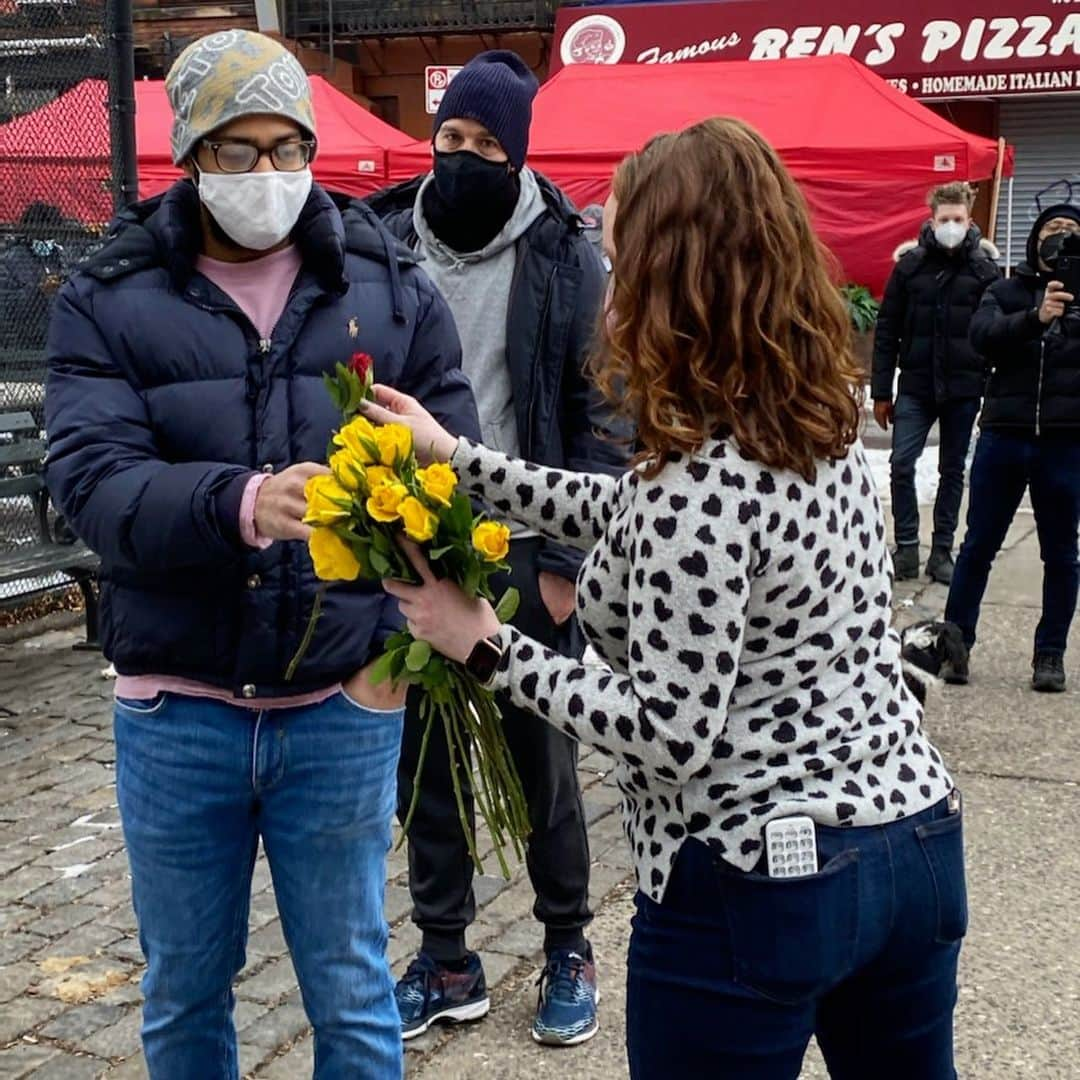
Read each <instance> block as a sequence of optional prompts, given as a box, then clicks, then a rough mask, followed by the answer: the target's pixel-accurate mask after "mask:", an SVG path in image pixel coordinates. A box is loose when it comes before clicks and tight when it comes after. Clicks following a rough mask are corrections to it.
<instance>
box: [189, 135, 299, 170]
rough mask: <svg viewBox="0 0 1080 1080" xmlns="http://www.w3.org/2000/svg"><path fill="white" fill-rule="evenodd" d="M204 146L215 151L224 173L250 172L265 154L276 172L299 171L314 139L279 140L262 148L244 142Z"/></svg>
mask: <svg viewBox="0 0 1080 1080" xmlns="http://www.w3.org/2000/svg"><path fill="white" fill-rule="evenodd" d="M204 145H205V146H206V148H207V149H208V150H209V151H210V152H211V153H212V154H213V155H214V162H215V163H216V164H217V167H218V168H219V169H220V170H221V171H222V172H223V173H246V172H251V170H252V169H254V168H255V166H256V165H258V164H259V162H260V161H261V160H262V159H263V158H264V157H269V158H270V164H271V165H273V166H274V168H275V169H277V171H278V172H300V170H301V169H306V168H307V167H308V165H309V164H310V163H311V159H312V157H313V156H314V153H315V143H314V141H313V140H311V139H306V140H302V141H297V142H283V143H278V144H277V146H273V147H271V148H270V149H269V150H263V149H261V148H260V147H258V146H253V145H252V144H251V143H246V142H208V141H204Z"/></svg>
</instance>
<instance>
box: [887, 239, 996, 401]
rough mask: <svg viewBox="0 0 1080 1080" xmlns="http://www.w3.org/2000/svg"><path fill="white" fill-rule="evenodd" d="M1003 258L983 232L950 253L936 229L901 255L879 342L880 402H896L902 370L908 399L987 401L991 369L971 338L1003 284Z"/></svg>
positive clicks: (903, 391)
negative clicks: (977, 318)
mask: <svg viewBox="0 0 1080 1080" xmlns="http://www.w3.org/2000/svg"><path fill="white" fill-rule="evenodd" d="M997 257H998V252H997V249H996V248H995V247H994V246H993V244H991V243H989V242H988V241H985V240H981V239H980V237H979V232H978V230H977V229H972V230H971V231H970V232H969V233H968V238H967V240H966V241H965V242H964V243H963V245H961V247H960V248H959V249H958V250H957V251H955V252H950V251H946V250H945V249H944V248H942V247H941V245H940V244H938V242H937V240H936V239H935V238H934V230H933V228H932V227H931V225H930V223H929V222H928V223H927V224H926V225H925V226H924V227H923V230H922V233H921V235H920V236H919V240H918V242H917V243H913V244H905V245H902V246H901V247H900V248H898V249H897V251H896V260H897V262H896V267H895V269H894V270H893V272H892V276H891V277H890V278H889V283H888V285H887V286H886V288H885V297H884V299H883V300H882V304H881V313H880V315H879V316H878V321H877V329H876V332H875V336H874V370H873V379H872V386H871V394H872V396H873V398H874V400H875V401H887V400H891V398H892V396H893V373H894V372H895V370H896V365H897V364H898V363H899V365H900V391H899V392H900V393H901V394H909V395H911V396H913V397H918V398H922V399H924V400H927V401H937V402H944V401H950V400H957V399H963V398H978V397H981V396H982V393H983V386H984V383H985V381H986V363H985V361H984V360H983V358H982V357H981V356H980V355H979V354H978V352H977V351H976V350H975V349H974V348H973V347H972V345H971V342H970V337H969V331H970V329H971V320H972V317H973V316H974V314H975V312H976V311H977V310H978V307H979V302H980V300H981V299H982V295H983V293H984V292H985V290H986V288H987V287H988V286H989V285H990V284H992V283H993V282H994V281H997V279H998V278H999V277H1000V276H1001V272H1000V271H999V270H998V268H997V264H996V263H995V262H994V261H993V260H994V259H996V258H997Z"/></svg>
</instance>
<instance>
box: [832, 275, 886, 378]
mask: <svg viewBox="0 0 1080 1080" xmlns="http://www.w3.org/2000/svg"><path fill="white" fill-rule="evenodd" d="M840 292H841V294H842V295H843V297H844V300H845V301H846V303H847V306H848V312H849V313H850V315H851V328H852V329H853V330H854V331H855V355H856V357H858V359H859V362H860V363H861V364H862V366H863V370H864V371H865V372H866V378H867V381H869V380H870V370H871V367H872V366H873V356H874V325H875V324H876V323H877V317H878V311H880V310H881V304H880V303H878V301H877V300H875V299H874V294H873V293H872V292H871V291H870V290H869V289H868V288H867V287H866V286H865V285H855V284H847V285H845V286H844V287H843V288H842V289H841V290H840Z"/></svg>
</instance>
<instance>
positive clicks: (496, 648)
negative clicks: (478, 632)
mask: <svg viewBox="0 0 1080 1080" xmlns="http://www.w3.org/2000/svg"><path fill="white" fill-rule="evenodd" d="M502 658H503V647H502V645H500V644H499V639H498V638H494V637H489V638H481V639H480V640H479V641H478V642H477V643H476V645H475V646H473V651H472V652H471V653H469V658H468V660H466V661H465V670H466V671H467V672H468V673H469V674H470V675H471V676H472V677H473V678H474V679H476V681H477V682H478V683H480V684H481V685H482V686H486V685H487V684H488V683H489V682H491V679H492V677H493V676H494V674H495V672H496V670H497V669H498V667H499V664H500V663H501V662H502Z"/></svg>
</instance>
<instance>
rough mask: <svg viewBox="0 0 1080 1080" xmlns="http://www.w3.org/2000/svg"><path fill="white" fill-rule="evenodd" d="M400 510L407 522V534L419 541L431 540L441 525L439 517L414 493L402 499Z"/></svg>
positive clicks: (402, 518)
mask: <svg viewBox="0 0 1080 1080" xmlns="http://www.w3.org/2000/svg"><path fill="white" fill-rule="evenodd" d="M398 512H399V513H400V515H401V520H402V521H403V522H404V523H405V535H406V536H407V537H409V539H410V540H415V541H417V543H420V544H422V543H424V541H425V540H430V539H431V538H432V537H433V536H434V535H435V532H436V530H437V529H438V527H439V519H438V518H437V517H436V516H435V515H434V514H433V513H432V512H431V511H430V510H429V509H428V508H427V507H426V506H425V505H424V504H423V503H422V502H421V501H420V500H419V499H417V498H415V497H414V496H412V495H410V496H409V497H408V498H407V499H404V500H403V501H402V503H401V506H400V507H399V508H398Z"/></svg>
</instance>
